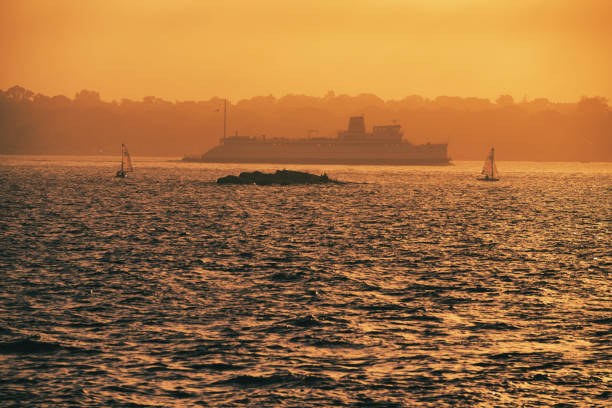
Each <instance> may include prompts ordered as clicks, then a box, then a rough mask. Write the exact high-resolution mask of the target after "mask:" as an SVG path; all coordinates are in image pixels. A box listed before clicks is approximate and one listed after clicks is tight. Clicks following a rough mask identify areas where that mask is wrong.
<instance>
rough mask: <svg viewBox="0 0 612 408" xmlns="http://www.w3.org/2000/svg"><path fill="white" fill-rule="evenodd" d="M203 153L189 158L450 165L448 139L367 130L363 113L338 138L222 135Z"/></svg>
mask: <svg viewBox="0 0 612 408" xmlns="http://www.w3.org/2000/svg"><path fill="white" fill-rule="evenodd" d="M220 142H221V143H220V144H219V145H218V146H215V147H213V148H212V149H211V150H209V151H208V152H206V153H205V154H203V155H202V156H201V157H186V158H184V159H183V160H185V161H195V162H205V163H287V164H354V165H447V164H449V161H450V159H449V158H448V155H447V146H448V145H447V143H439V144H432V143H426V144H421V145H415V144H412V143H410V142H409V141H407V140H404V139H403V133H402V131H401V126H400V125H397V124H394V125H385V126H374V127H373V128H372V132H366V127H365V119H364V117H363V116H354V117H351V118H350V119H349V125H348V129H347V130H343V131H340V132H338V136H337V137H336V138H325V137H313V138H311V137H309V138H301V139H290V138H266V137H265V136H262V137H249V136H239V135H238V134H237V133H236V134H235V135H233V136H229V137H225V136H224V137H223V138H222V139H221V141H220Z"/></svg>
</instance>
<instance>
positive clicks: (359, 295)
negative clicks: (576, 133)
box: [0, 156, 612, 407]
mask: <svg viewBox="0 0 612 408" xmlns="http://www.w3.org/2000/svg"><path fill="white" fill-rule="evenodd" d="M0 159H1V160H0V163H1V164H0V277H1V286H0V405H2V406H19V407H21V406H52V407H63V406H71V407H73V406H83V407H160V406H163V407H191V406H205V407H206V406H210V407H232V406H253V407H260V406H261V407H269V406H287V407H289V406H291V407H311V406H313V407H314V406H338V407H341V406H350V407H412V406H431V407H444V406H449V407H450V406H482V407H488V406H491V407H493V406H496V407H523V406H525V407H536V406H555V407H597V406H600V407H604V406H611V405H612V276H611V272H612V249H611V248H612V237H611V232H610V225H611V219H612V209H611V208H612V204H611V203H612V164H601V163H599V164H598V163H575V164H569V163H511V162H500V163H499V164H498V167H499V170H500V173H501V177H502V180H501V181H500V182H498V183H483V182H478V181H476V177H477V175H478V172H479V170H480V168H481V166H482V163H480V162H478V163H476V162H457V163H455V165H454V166H450V167H343V166H326V167H325V166H288V167H287V168H291V169H296V170H307V171H311V172H315V173H320V172H322V171H327V173H328V175H330V176H331V177H334V178H337V179H340V180H344V181H352V182H355V183H354V184H346V185H329V186H297V187H296V186H286V187H279V186H275V187H274V186H273V187H259V186H229V185H224V186H218V185H216V184H215V183H214V181H215V180H216V178H217V177H220V176H224V175H227V174H238V172H240V171H242V170H254V169H259V170H275V169H276V168H279V166H262V165H256V166H241V167H238V166H236V165H208V164H193V163H192V164H186V163H180V162H169V161H164V160H162V159H142V158H140V159H139V158H138V157H136V158H134V165H135V167H136V172H134V173H132V174H130V177H129V178H127V179H124V180H122V179H115V178H113V177H112V176H113V174H114V172H115V171H116V170H117V167H118V165H117V159H116V158H104V157H90V158H87V157H84V158H83V157H82V158H75V157H16V156H3V157H0ZM280 168H282V166H280Z"/></svg>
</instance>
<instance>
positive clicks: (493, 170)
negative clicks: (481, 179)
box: [491, 147, 495, 178]
mask: <svg viewBox="0 0 612 408" xmlns="http://www.w3.org/2000/svg"><path fill="white" fill-rule="evenodd" d="M494 172H495V148H494V147H492V148H491V178H493V175H494V174H493V173H494Z"/></svg>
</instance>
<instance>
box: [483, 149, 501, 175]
mask: <svg viewBox="0 0 612 408" xmlns="http://www.w3.org/2000/svg"><path fill="white" fill-rule="evenodd" d="M481 173H482V175H483V176H484V177H481V178H479V179H478V180H480V181H498V180H499V175H498V174H497V166H495V148H494V147H492V148H491V151H490V152H489V155H488V156H487V158H486V160H485V162H484V166H483V167H482V172H481Z"/></svg>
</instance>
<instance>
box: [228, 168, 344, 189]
mask: <svg viewBox="0 0 612 408" xmlns="http://www.w3.org/2000/svg"><path fill="white" fill-rule="evenodd" d="M217 183H218V184H257V185H258V186H270V185H281V186H289V185H293V184H329V183H334V184H341V182H339V181H337V180H332V179H330V178H329V177H327V174H325V173H324V174H323V175H321V176H317V175H316V174H310V173H305V172H301V171H293V170H276V173H262V172H260V171H253V172H243V173H240V175H239V176H232V175H229V176H225V177H221V178H220V179H218V180H217Z"/></svg>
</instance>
